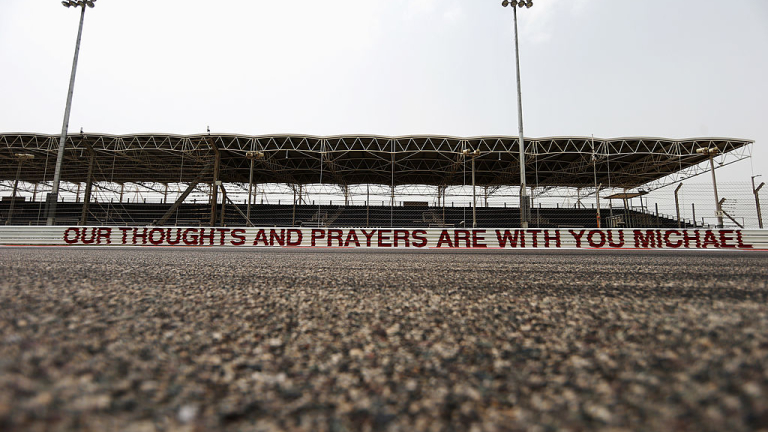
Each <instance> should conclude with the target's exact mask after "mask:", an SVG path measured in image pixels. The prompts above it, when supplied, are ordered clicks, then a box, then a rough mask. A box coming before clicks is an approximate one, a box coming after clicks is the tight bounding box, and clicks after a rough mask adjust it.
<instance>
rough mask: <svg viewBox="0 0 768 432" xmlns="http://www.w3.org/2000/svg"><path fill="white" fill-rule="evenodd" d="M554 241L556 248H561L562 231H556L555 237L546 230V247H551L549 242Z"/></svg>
mask: <svg viewBox="0 0 768 432" xmlns="http://www.w3.org/2000/svg"><path fill="white" fill-rule="evenodd" d="M552 240H554V241H555V247H556V248H559V247H560V231H555V234H554V235H549V230H544V247H547V248H548V247H549V242H550V241H552Z"/></svg>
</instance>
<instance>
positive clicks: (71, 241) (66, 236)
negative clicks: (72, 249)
mask: <svg viewBox="0 0 768 432" xmlns="http://www.w3.org/2000/svg"><path fill="white" fill-rule="evenodd" d="M71 232H74V233H75V238H73V239H71V238H69V234H70V233H71ZM79 238H80V229H79V228H67V230H66V231H64V243H67V244H75V243H77V241H78V239H79Z"/></svg>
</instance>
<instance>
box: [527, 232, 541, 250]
mask: <svg viewBox="0 0 768 432" xmlns="http://www.w3.org/2000/svg"><path fill="white" fill-rule="evenodd" d="M528 232H529V233H531V237H532V238H533V247H538V246H539V245H538V243H539V239H538V235H539V233H540V232H541V230H528Z"/></svg>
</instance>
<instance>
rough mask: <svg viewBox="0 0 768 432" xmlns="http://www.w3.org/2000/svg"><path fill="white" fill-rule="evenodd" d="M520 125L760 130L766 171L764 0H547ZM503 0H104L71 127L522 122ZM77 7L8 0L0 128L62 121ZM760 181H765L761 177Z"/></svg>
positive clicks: (760, 161) (452, 127)
mask: <svg viewBox="0 0 768 432" xmlns="http://www.w3.org/2000/svg"><path fill="white" fill-rule="evenodd" d="M534 3H535V5H534V6H533V7H532V8H531V9H521V10H519V21H520V38H521V41H520V50H521V54H520V56H521V69H522V83H523V109H524V115H525V135H526V136H529V137H546V136H559V135H582V136H589V135H592V134H594V135H595V136H596V137H621V136H660V137H668V138H687V137H700V136H723V137H737V138H748V139H754V140H755V141H756V144H755V146H754V148H753V156H754V157H753V160H752V162H751V163H750V162H741V163H739V164H737V166H736V167H735V168H726V169H723V170H722V173H719V175H721V176H722V177H723V178H724V179H725V180H732V181H747V182H748V181H749V176H751V175H753V174H762V175H765V176H768V170H766V167H768V149H767V148H766V145H768V144H766V143H768V116H767V115H766V114H767V113H768V108H767V105H766V104H768V1H765V0H732V1H728V2H725V1H715V0H672V1H667V2H647V1H637V0H534ZM512 16H513V15H512V11H511V9H510V8H503V7H501V1H500V0H498V1H497V0H442V1H439V0H324V1H276V0H227V1H221V2H218V1H216V2H212V1H202V0H153V1H143V2H137V1H135V0H131V1H129V0H98V2H97V4H96V7H95V8H94V9H88V10H87V11H86V18H85V27H84V31H83V42H82V48H81V52H80V62H79V66H78V72H77V83H76V86H75V93H74V101H73V106H72V117H71V120H70V131H72V132H76V131H79V130H80V128H81V127H83V128H84V129H85V131H87V132H88V131H89V132H101V133H110V134H123V133H139V132H160V133H175V134H195V133H202V132H205V130H206V127H207V126H209V125H210V128H211V131H212V132H214V133H216V132H220V133H241V134H248V135H257V134H277V133H298V134H312V135H332V134H356V133H360V134H378V135H409V134H435V135H454V136H477V135H517V132H518V129H517V117H516V115H517V105H516V100H515V72H514V39H513V21H512ZM78 19H79V9H78V10H75V9H67V8H64V7H62V5H61V4H60V1H58V0H34V1H31V0H2V2H0V64H1V65H2V69H1V70H2V72H0V74H1V75H0V78H2V79H0V100H2V104H0V132H38V133H58V132H59V131H60V130H61V122H62V118H63V113H64V105H65V101H66V91H67V85H68V80H69V73H70V68H71V62H72V54H73V51H74V44H75V38H76V35H77V25H78ZM763 180H765V178H764V179H763Z"/></svg>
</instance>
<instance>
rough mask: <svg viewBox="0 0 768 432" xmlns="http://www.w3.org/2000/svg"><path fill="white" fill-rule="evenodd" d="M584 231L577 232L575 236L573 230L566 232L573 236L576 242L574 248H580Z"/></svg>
mask: <svg viewBox="0 0 768 432" xmlns="http://www.w3.org/2000/svg"><path fill="white" fill-rule="evenodd" d="M584 231H585V230H581V231H579V234H576V232H575V231H574V230H568V232H569V233H571V235H572V236H573V239H574V240H576V247H577V248H580V247H581V237H582V236H583V235H584Z"/></svg>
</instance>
